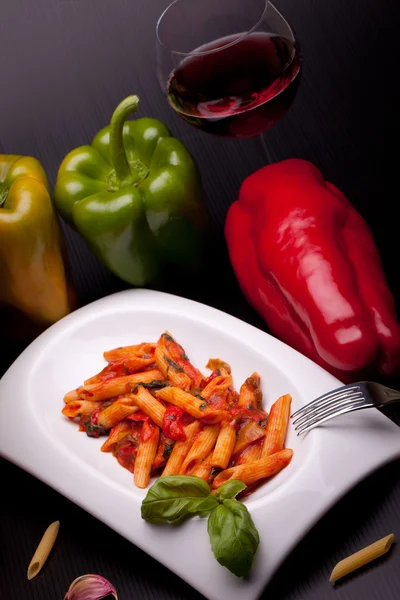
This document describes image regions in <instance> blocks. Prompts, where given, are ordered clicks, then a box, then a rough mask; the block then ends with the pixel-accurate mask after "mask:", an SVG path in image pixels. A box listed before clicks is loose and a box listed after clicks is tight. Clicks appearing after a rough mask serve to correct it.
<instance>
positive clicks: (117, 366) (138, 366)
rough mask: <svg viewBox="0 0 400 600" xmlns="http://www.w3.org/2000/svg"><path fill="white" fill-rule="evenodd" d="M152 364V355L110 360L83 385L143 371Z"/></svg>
mask: <svg viewBox="0 0 400 600" xmlns="http://www.w3.org/2000/svg"><path fill="white" fill-rule="evenodd" d="M150 365H154V356H153V357H150V358H140V357H137V356H127V357H126V358H121V359H120V360H116V361H114V362H110V363H109V364H108V365H107V366H106V367H104V369H103V370H102V371H100V373H97V375H94V376H93V377H90V378H89V379H86V380H85V381H84V382H83V383H84V385H91V384H93V383H100V382H101V381H106V380H107V379H112V378H113V377H122V376H124V375H132V374H133V373H137V372H139V371H143V369H145V368H146V367H150Z"/></svg>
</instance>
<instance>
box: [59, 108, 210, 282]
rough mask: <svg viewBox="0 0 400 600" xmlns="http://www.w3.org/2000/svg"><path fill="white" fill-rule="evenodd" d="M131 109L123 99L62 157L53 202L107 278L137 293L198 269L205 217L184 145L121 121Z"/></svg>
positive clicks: (148, 123) (159, 126) (154, 127)
mask: <svg viewBox="0 0 400 600" xmlns="http://www.w3.org/2000/svg"><path fill="white" fill-rule="evenodd" d="M138 102H139V99H138V97H137V96H129V97H128V98H125V100H123V101H122V102H121V103H120V104H119V106H118V107H117V108H116V110H115V111H114V114H113V116H112V118H111V123H110V125H109V126H108V127H105V128H104V129H102V130H101V131H100V132H99V133H98V134H97V135H96V136H95V137H94V139H93V141H92V144H91V145H90V146H80V147H79V148H76V149H75V150H72V152H70V153H69V154H68V155H67V156H66V157H65V158H64V160H63V162H62V164H61V166H60V168H59V171H58V176H57V182H56V186H55V192H54V200H55V204H56V207H57V209H58V211H59V213H60V214H61V215H62V216H63V217H64V219H65V220H66V221H67V222H68V223H70V224H71V225H72V226H73V227H75V228H76V229H77V230H78V231H79V233H80V234H81V235H82V236H83V238H84V239H85V240H86V242H87V244H88V245H89V246H90V248H91V249H92V250H93V251H94V253H95V254H96V255H97V257H98V258H99V259H100V260H101V261H102V262H103V263H104V265H105V266H106V267H108V269H110V271H112V272H113V273H114V274H115V275H117V276H118V277H120V278H121V279H123V280H124V281H126V282H128V283H130V284H132V285H136V286H143V285H147V284H149V283H151V282H153V281H154V280H156V279H157V277H158V276H159V275H161V274H163V273H164V272H166V273H168V270H169V269H171V272H172V270H173V271H176V270H177V268H178V270H179V269H180V268H183V269H186V270H187V269H188V268H189V269H191V268H193V267H194V268H195V267H196V266H200V262H201V256H202V246H203V244H202V242H203V233H204V230H205V226H206V223H207V216H206V211H205V206H204V204H203V193H202V186H201V180H200V176H199V173H198V170H197V167H196V165H195V162H194V160H193V158H192V157H191V155H190V154H189V152H188V150H187V149H186V148H185V146H184V145H183V144H182V143H181V142H180V141H179V140H177V139H176V138H174V137H172V136H171V133H170V132H169V130H168V129H167V127H166V126H165V125H164V124H163V123H161V122H160V121H157V120H156V119H150V118H141V119H137V120H135V121H126V118H127V116H128V115H130V114H131V113H133V112H135V111H136V110H137V106H138Z"/></svg>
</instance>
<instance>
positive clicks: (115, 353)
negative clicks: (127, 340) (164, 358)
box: [103, 342, 156, 362]
mask: <svg viewBox="0 0 400 600" xmlns="http://www.w3.org/2000/svg"><path fill="white" fill-rule="evenodd" d="M155 348H156V344H151V343H148V342H143V343H141V344H136V345H134V346H121V347H120V348H114V349H113V350H107V351H106V352H104V353H103V356H104V358H105V359H106V361H107V362H111V361H114V360H120V359H121V358H125V357H127V356H137V357H139V358H145V359H146V358H149V357H151V356H154V350H155Z"/></svg>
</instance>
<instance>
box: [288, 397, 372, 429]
mask: <svg viewBox="0 0 400 600" xmlns="http://www.w3.org/2000/svg"><path fill="white" fill-rule="evenodd" d="M357 403H361V404H363V403H365V400H364V398H356V399H355V400H354V399H353V400H342V401H341V402H339V403H335V404H333V405H332V406H330V407H329V408H325V409H324V410H321V411H319V412H316V413H313V414H312V415H310V416H308V415H307V416H306V417H304V418H303V421H302V422H301V423H299V424H298V425H296V427H295V431H297V430H298V429H302V428H303V427H306V426H307V425H308V424H309V423H313V422H314V421H320V420H321V419H322V418H323V417H325V416H328V415H331V414H332V415H334V414H336V413H337V411H338V410H341V409H342V408H346V407H347V406H353V405H354V404H357Z"/></svg>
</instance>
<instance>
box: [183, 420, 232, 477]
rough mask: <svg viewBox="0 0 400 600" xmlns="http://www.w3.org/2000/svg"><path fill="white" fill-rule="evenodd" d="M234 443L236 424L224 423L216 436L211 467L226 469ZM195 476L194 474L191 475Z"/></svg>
mask: <svg viewBox="0 0 400 600" xmlns="http://www.w3.org/2000/svg"><path fill="white" fill-rule="evenodd" d="M235 442H236V424H235V422H228V421H226V422H225V423H224V424H223V425H222V427H221V429H220V431H219V434H218V438H217V443H216V444H215V448H214V452H213V454H212V458H211V464H212V466H213V467H219V468H220V469H226V467H227V466H228V463H229V461H230V458H231V456H232V451H233V448H234V446H235ZM193 474H194V475H195V473H193Z"/></svg>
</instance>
